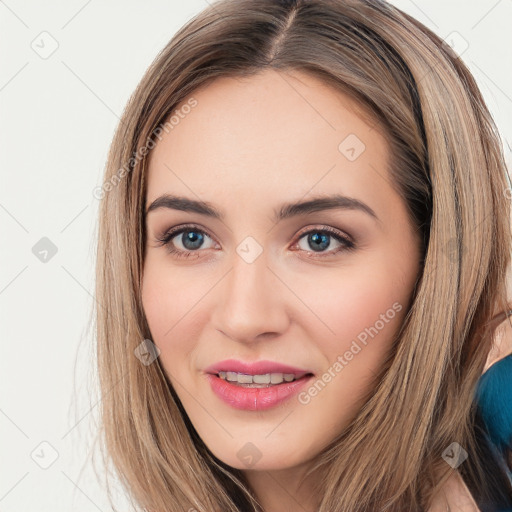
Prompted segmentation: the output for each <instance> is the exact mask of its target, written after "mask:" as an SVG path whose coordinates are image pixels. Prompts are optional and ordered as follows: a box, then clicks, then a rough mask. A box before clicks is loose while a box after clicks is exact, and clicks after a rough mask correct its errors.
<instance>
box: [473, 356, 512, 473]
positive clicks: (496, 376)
mask: <svg viewBox="0 0 512 512" xmlns="http://www.w3.org/2000/svg"><path fill="white" fill-rule="evenodd" d="M476 400H477V403H478V409H479V411H480V414H481V416H482V419H483V422H484V424H485V428H486V431H487V435H488V438H489V441H490V443H491V447H492V449H493V451H494V452H495V453H496V455H497V458H498V460H500V461H501V463H502V466H503V468H504V470H505V472H506V473H507V474H508V477H509V479H510V481H511V483H512V472H511V471H510V469H508V467H507V466H506V464H505V457H506V453H507V451H508V450H512V354H510V355H508V356H506V357H504V358H503V359H501V360H500V361H498V362H497V363H494V364H493V365H492V366H491V367H490V368H489V369H488V370H487V371H486V372H485V373H484V374H483V375H482V376H481V377H480V380H479V381H478V386H477V392H476Z"/></svg>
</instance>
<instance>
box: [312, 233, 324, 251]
mask: <svg viewBox="0 0 512 512" xmlns="http://www.w3.org/2000/svg"><path fill="white" fill-rule="evenodd" d="M308 238H309V242H310V243H311V244H312V246H313V250H314V251H316V250H317V248H320V249H326V248H327V247H328V246H329V235H327V234H325V233H322V234H320V235H319V234H318V233H314V234H312V235H309V237H308ZM315 247H316V248H315Z"/></svg>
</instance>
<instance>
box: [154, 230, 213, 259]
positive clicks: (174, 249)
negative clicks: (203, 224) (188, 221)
mask: <svg viewBox="0 0 512 512" xmlns="http://www.w3.org/2000/svg"><path fill="white" fill-rule="evenodd" d="M174 239H176V241H173V240H174ZM206 239H210V240H211V238H210V237H209V236H208V235H207V234H206V232H205V231H203V230H201V229H198V228H197V227H196V226H181V227H180V228H176V229H171V230H170V231H167V232H165V233H164V234H163V235H162V236H161V237H159V238H157V240H158V241H159V242H160V245H165V246H166V247H167V250H168V251H169V253H171V254H172V255H174V256H176V257H177V258H189V257H190V256H192V255H194V256H195V257H198V256H199V254H194V253H196V252H198V251H197V249H200V248H203V249H204V248H205V247H203V245H204V242H205V240H206ZM208 248H209V247H206V249H208Z"/></svg>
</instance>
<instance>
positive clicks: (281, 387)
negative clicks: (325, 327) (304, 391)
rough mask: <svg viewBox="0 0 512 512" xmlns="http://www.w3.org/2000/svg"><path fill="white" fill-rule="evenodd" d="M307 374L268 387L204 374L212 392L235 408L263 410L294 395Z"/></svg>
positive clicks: (303, 383)
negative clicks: (249, 384) (297, 378)
mask: <svg viewBox="0 0 512 512" xmlns="http://www.w3.org/2000/svg"><path fill="white" fill-rule="evenodd" d="M312 377H313V375H307V376H304V377H302V378H300V379H299V380H295V381H293V382H283V383H282V384H277V385H275V386H270V387H268V388H244V387H240V386H237V385H236V384H231V382H228V381H227V380H224V379H221V378H220V377H217V375H213V374H211V373H209V374H207V375H206V378H207V379H208V381H209V383H210V386H211V387H212V390H213V392H214V393H215V394H216V395H217V396H218V397H219V398H220V399H221V400H222V401H224V402H226V403H227V404H228V405H230V406H231V407H234V408H235V409H243V410H246V411H264V410H266V409H270V408H271V407H275V406H276V405H278V404H280V403H281V402H284V401H285V400H287V399H288V398H290V397H291V396H293V395H295V394H296V393H298V392H299V391H300V389H301V388H302V387H303V386H305V385H306V383H307V382H309V381H310V380H311V379H312Z"/></svg>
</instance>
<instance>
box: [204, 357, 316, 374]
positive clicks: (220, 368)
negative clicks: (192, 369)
mask: <svg viewBox="0 0 512 512" xmlns="http://www.w3.org/2000/svg"><path fill="white" fill-rule="evenodd" d="M205 372H206V373H211V374H217V373H219V372H235V373H244V374H246V375H265V374H267V373H288V374H291V373H292V374H293V375H294V376H295V378H301V377H303V376H304V375H307V374H310V373H312V372H310V371H309V370H304V369H301V368H296V367H294V366H290V365H287V364H282V363H276V362H274V361H256V362H254V363H249V362H244V361H238V360H236V359H226V360H224V361H219V362H218V363H215V364H212V365H211V366H208V368H206V370H205Z"/></svg>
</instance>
